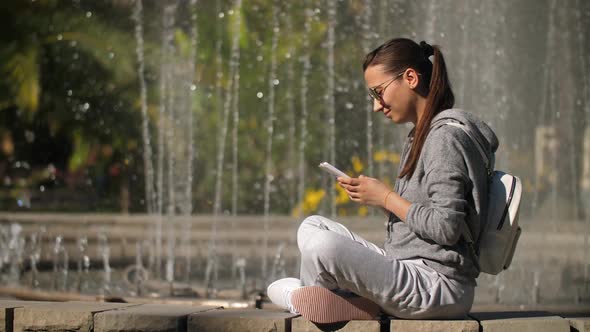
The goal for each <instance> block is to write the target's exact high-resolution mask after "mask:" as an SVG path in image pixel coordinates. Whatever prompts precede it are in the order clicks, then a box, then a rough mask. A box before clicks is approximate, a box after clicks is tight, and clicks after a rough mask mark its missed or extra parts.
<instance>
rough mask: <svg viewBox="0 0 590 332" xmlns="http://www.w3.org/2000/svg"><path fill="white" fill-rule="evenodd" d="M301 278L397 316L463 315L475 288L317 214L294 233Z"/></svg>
mask: <svg viewBox="0 0 590 332" xmlns="http://www.w3.org/2000/svg"><path fill="white" fill-rule="evenodd" d="M297 244H298V246H299V250H300V251H301V274H300V278H301V282H302V283H303V285H304V286H311V285H317V286H322V287H325V288H328V289H330V290H346V291H350V292H353V293H355V294H357V295H360V296H362V297H365V298H368V299H370V300H372V301H374V302H375V303H377V304H379V306H381V308H382V309H383V311H384V312H385V313H387V314H389V315H392V316H395V317H398V318H407V319H453V318H463V317H464V316H465V314H467V313H468V312H469V310H470V309H471V306H472V304H473V295H474V287H473V286H469V285H462V284H460V283H459V282H458V281H456V280H454V279H450V278H447V277H446V276H444V275H442V274H440V273H438V272H436V271H435V270H434V269H432V268H430V267H429V266H427V265H426V264H425V263H424V261H423V260H422V259H412V260H397V259H393V258H390V257H387V256H386V255H385V251H384V250H383V249H381V248H379V247H378V246H377V245H375V244H373V243H371V242H369V241H366V240H364V239H363V238H362V237H360V236H358V235H357V234H355V233H353V232H351V231H350V230H348V229H347V228H346V227H345V226H344V225H342V224H339V223H337V222H335V221H332V220H330V219H327V218H324V217H322V216H311V217H308V218H306V219H305V220H304V221H303V222H302V223H301V225H300V226H299V230H298V231H297Z"/></svg>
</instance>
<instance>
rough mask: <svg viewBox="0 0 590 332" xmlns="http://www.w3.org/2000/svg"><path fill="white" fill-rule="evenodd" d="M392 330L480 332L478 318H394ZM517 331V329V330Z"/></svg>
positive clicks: (395, 331)
mask: <svg viewBox="0 0 590 332" xmlns="http://www.w3.org/2000/svg"><path fill="white" fill-rule="evenodd" d="M389 326H390V331H391V332H398V331H399V332H402V331H403V332H454V331H461V332H479V323H478V322H477V321H476V320H472V319H467V320H404V319H392V320H391V322H390V325H389ZM515 331H517V330H515Z"/></svg>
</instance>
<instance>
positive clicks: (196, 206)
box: [0, 0, 590, 305]
mask: <svg viewBox="0 0 590 332" xmlns="http://www.w3.org/2000/svg"><path fill="white" fill-rule="evenodd" d="M76 3H77V2H76ZM80 6H82V7H83V6H85V5H83V4H79V3H78V4H77V5H75V6H74V5H73V8H72V10H78V9H81V7H80ZM88 6H90V7H92V8H93V9H92V10H93V11H94V14H91V16H93V17H100V15H101V14H102V15H103V16H104V15H105V14H106V13H107V12H105V9H101V8H94V7H93V6H94V5H88ZM79 7H80V8H79ZM101 10H103V12H101ZM111 10H114V11H116V12H117V13H118V14H121V13H123V14H124V15H122V16H121V17H125V20H124V23H122V25H124V26H126V27H127V29H129V27H132V29H130V30H129V31H124V35H125V38H127V39H125V40H128V41H129V43H128V44H129V45H131V50H132V52H131V53H123V52H122V51H118V50H117V52H115V51H113V53H116V54H117V55H116V56H115V55H113V56H111V57H110V58H109V59H111V60H109V61H116V60H118V57H119V56H121V57H123V56H124V54H127V58H125V59H124V60H125V61H127V62H131V63H133V66H132V67H133V68H134V69H133V70H132V72H133V73H134V74H135V75H136V76H135V77H132V76H133V75H131V78H130V82H131V83H130V82H125V84H127V85H125V86H127V87H128V90H131V91H132V92H131V94H132V95H133V97H132V98H131V100H132V102H129V103H128V104H126V105H127V106H125V107H128V108H129V109H130V110H133V112H135V111H136V112H135V113H136V117H135V118H134V119H137V121H138V122H137V123H135V124H129V127H132V126H136V127H137V128H135V129H136V130H135V131H133V132H134V133H135V134H136V137H134V140H133V142H129V144H128V145H129V146H131V145H132V144H136V145H138V146H140V147H138V148H137V149H136V150H135V152H129V153H128V155H125V158H123V159H124V160H126V162H128V163H132V162H133V160H136V164H138V165H140V166H139V167H136V169H132V168H131V167H130V166H129V169H132V171H130V174H126V175H125V178H126V180H127V181H128V182H129V183H130V184H129V185H128V186H129V188H128V194H129V195H131V196H132V197H141V198H135V200H134V201H133V200H132V202H131V205H130V209H131V210H132V211H133V212H134V214H132V215H130V216H119V215H117V216H111V215H104V214H102V213H94V210H89V211H87V212H88V213H87V214H88V215H90V216H86V215H85V216H84V217H83V218H79V217H78V216H74V217H71V218H72V219H77V220H76V221H71V220H70V219H68V218H70V217H69V216H67V215H66V216H63V215H59V216H56V217H55V218H52V217H46V216H39V215H35V216H30V217H29V216H27V215H26V214H23V215H22V216H19V215H18V214H16V216H15V215H10V216H8V217H6V218H4V219H3V220H2V222H1V223H0V278H1V279H0V280H2V282H4V283H5V284H10V285H12V286H23V285H26V286H27V287H29V288H30V289H31V290H47V289H53V290H55V291H60V292H72V291H73V292H77V293H79V294H101V295H103V296H105V297H109V296H120V297H125V298H130V297H141V298H144V297H150V298H166V299H169V298H180V297H183V296H184V297H187V296H188V295H187V294H192V295H191V296H193V295H194V296H198V297H199V298H201V299H202V300H205V298H216V299H225V300H227V299H232V300H236V301H237V300H242V301H245V302H244V303H248V302H247V301H250V302H251V301H252V300H253V297H254V296H255V295H254V294H257V293H259V292H260V291H264V289H265V288H266V285H267V284H268V283H269V282H270V281H272V280H273V279H275V278H279V277H282V276H291V275H294V274H296V273H297V271H298V266H299V261H298V259H299V257H298V252H297V247H296V241H295V230H296V227H297V222H298V221H299V220H300V219H301V218H302V217H303V216H305V215H307V214H312V213H321V214H324V215H328V216H330V215H331V216H334V217H335V218H343V219H342V220H343V222H344V223H346V224H347V225H349V226H350V227H351V228H352V229H353V230H355V231H358V232H360V233H361V234H367V238H368V239H370V240H373V241H375V242H376V243H378V244H380V243H382V241H383V237H384V230H383V227H382V225H383V219H382V218H380V216H379V214H378V213H374V212H375V211H373V210H370V209H367V208H366V207H360V206H358V205H355V204H352V203H350V202H349V201H347V200H346V199H342V198H341V197H340V196H339V192H338V191H337V190H336V189H335V188H336V186H335V183H334V179H332V178H328V177H326V176H324V174H323V173H321V172H319V171H317V170H316V165H317V164H318V163H319V162H320V161H324V160H325V161H329V162H330V163H333V164H335V165H337V166H338V167H339V168H341V169H344V170H345V171H347V172H349V173H350V174H361V173H362V174H365V175H368V176H373V177H378V178H380V179H382V180H383V181H385V182H386V183H389V184H392V183H393V181H394V179H395V178H394V177H395V174H394V170H395V169H397V165H398V164H399V153H400V149H401V144H402V142H403V138H404V137H405V135H406V134H407V132H408V129H409V127H408V126H393V125H392V124H391V123H390V122H387V121H385V120H384V119H382V118H381V117H379V116H378V115H375V114H373V112H372V106H371V100H370V98H369V97H368V96H367V94H366V91H365V90H366V89H365V87H364V82H363V79H362V73H361V71H360V68H361V62H362V59H363V55H364V54H365V53H367V52H368V51H370V50H371V49H372V48H374V47H376V46H377V45H378V44H380V43H381V42H383V41H384V40H386V39H388V38H390V37H393V36H409V37H411V38H413V39H415V40H418V41H419V40H422V39H424V40H427V41H429V42H431V43H433V44H440V45H441V46H442V48H443V51H444V53H445V56H446V59H447V65H448V68H449V71H450V76H451V81H452V82H453V84H454V90H455V94H456V97H457V106H458V107H461V108H465V109H468V110H471V111H473V112H474V113H477V114H478V115H480V116H481V117H482V118H483V119H484V120H485V121H486V122H488V123H490V125H491V126H492V127H493V128H494V129H495V130H496V132H497V134H498V136H499V137H500V139H501V145H500V150H499V151H498V154H497V156H496V160H497V161H498V165H497V166H498V167H501V168H504V169H507V170H510V171H511V172H512V173H514V174H517V175H519V176H520V177H521V178H522V180H523V183H524V185H525V193H524V195H525V199H524V200H523V207H522V210H521V219H522V223H523V227H524V229H525V232H524V233H523V239H522V242H521V244H520V247H519V248H518V251H517V256H516V257H515V260H514V263H513V266H512V267H511V269H510V270H508V271H506V272H505V273H504V274H502V275H500V276H498V277H490V276H482V277H480V279H479V281H478V282H479V285H480V287H479V289H481V290H482V291H481V294H479V295H480V297H479V298H480V299H481V300H480V301H482V303H491V304H497V305H507V304H522V303H524V304H527V305H543V304H563V303H567V304H576V305H579V304H587V303H588V302H590V289H589V287H588V284H590V281H589V280H590V272H589V271H590V263H588V261H589V260H588V252H589V251H590V248H589V245H590V244H589V242H590V212H589V211H590V210H588V208H587V205H588V204H587V203H586V202H587V199H588V197H590V196H588V195H589V194H588V193H590V180H589V179H590V129H589V123H590V83H589V82H590V81H589V78H590V75H589V73H588V70H589V68H588V66H587V62H588V61H587V57H586V53H587V52H586V50H587V49H588V45H589V43H590V40H589V37H588V36H589V34H588V33H587V31H589V30H590V29H589V28H590V26H589V23H588V22H589V21H590V16H589V15H590V14H589V13H590V10H589V5H588V4H586V3H585V2H583V1H572V2H568V3H567V4H560V3H558V2H557V1H556V0H546V1H543V2H537V1H533V0H521V1H518V2H514V3H495V2H486V1H484V0H479V1H468V0H458V2H452V3H451V2H449V1H437V0H424V1H417V2H412V3H407V2H405V1H401V0H395V1H377V2H375V1H368V0H363V1H352V2H343V1H335V0H334V1H332V0H331V1H319V0H306V1H303V2H300V3H295V2H288V3H282V2H280V1H276V0H273V1H267V2H257V3H255V4H254V3H246V2H243V1H241V0H216V1H214V2H206V1H197V0H190V1H178V0H176V1H175V0H167V1H163V2H158V3H149V2H146V1H142V0H133V1H122V2H121V4H119V5H118V6H115V7H113V8H112V9H111ZM88 12H91V10H90V9H88V10H82V11H81V12H80V13H81V14H82V15H83V17H88V16H87V13H88ZM422 17H428V18H429V19H421V18H422ZM418 18H420V19H418ZM113 20H121V18H113ZM261 22H265V24H262V23H261ZM119 23H120V22H119ZM51 29H55V31H54V30H52V32H51V33H52V38H53V39H56V40H57V42H58V44H57V46H55V47H56V48H59V47H62V46H63V47H64V49H67V50H69V51H68V52H76V54H79V55H78V56H79V57H80V56H83V55H80V54H82V53H80V52H81V46H80V44H82V43H83V40H75V39H76V35H75V34H68V33H67V32H66V31H61V30H60V31H58V28H57V27H52V28H51ZM59 36H61V37H59ZM64 38H65V39H66V40H64ZM53 39H52V40H53ZM48 40H49V38H48ZM66 41H67V43H66ZM74 41H75V43H73V42H74ZM108 42H111V41H110V40H109V41H108ZM62 44H63V45H62ZM126 47H128V45H126ZM113 48H115V46H113ZM64 52H65V51H64ZM119 54H120V55H119ZM68 55H69V53H68ZM43 56H44V57H45V58H44V61H46V62H52V61H55V62H57V61H62V60H63V59H62V60H58V59H57V58H52V55H51V54H45V55H43ZM56 57H57V56H56ZM61 57H63V58H65V56H63V55H62V56H61ZM71 57H72V58H73V55H71ZM60 59H61V58H60ZM68 59H70V58H69V57H68ZM72 62H73V60H72ZM72 66H74V65H72ZM72 70H74V69H72ZM77 70H81V69H77ZM564 73H565V74H564ZM67 75H70V73H68V74H67ZM67 75H66V76H67ZM66 80H67V79H66ZM68 84H69V83H68ZM68 84H66V85H64V86H67V88H65V89H66V90H65V91H67V92H66V94H67V98H69V99H68V100H69V101H68V102H71V103H77V102H79V104H80V105H75V106H72V109H75V110H78V109H80V107H81V109H84V105H86V104H85V103H86V101H85V100H82V97H80V99H79V100H78V99H76V98H78V97H77V96H76V93H77V92H75V90H74V92H72V91H71V89H70V88H71V87H70V86H69V85H68ZM72 84H73V83H72ZM108 84H110V83H108ZM108 84H106V85H108ZM134 84H135V85H136V86H135V85H134ZM123 85H124V84H122V83H121V84H119V85H116V86H117V88H120V86H123ZM61 89H63V87H62V88H61ZM72 89H73V88H72ZM109 89H110V88H109ZM112 89H116V88H115V87H113V88H112ZM105 90H108V89H105ZM135 90H136V91H135ZM89 104H90V103H89ZM95 104H96V102H94V104H92V105H93V106H92V107H90V106H89V107H90V109H91V110H92V108H93V107H95V106H94V105H95ZM68 105H69V104H68ZM96 107H98V106H96ZM119 108H124V107H120V106H119ZM135 108H136V110H135ZM86 112H90V111H88V107H87V110H86ZM117 112H119V111H117ZM125 112H126V111H125ZM135 113H134V114H135ZM85 114H86V113H85ZM113 114H118V113H116V112H115V113H113ZM113 116H116V115H113ZM101 117H105V115H102V114H99V115H98V116H97V118H98V120H97V121H100V120H101V119H102V118H101ZM130 132H132V130H130ZM33 134H35V133H33ZM30 135H31V134H29V136H27V137H30ZM33 136H34V135H33ZM109 137H110V136H109ZM129 149H131V148H129ZM89 150H90V148H89ZM126 153H127V152H126ZM133 153H134V154H133ZM131 154H133V155H131ZM99 159H100V158H99ZM71 163H72V164H73V163H74V162H71ZM124 163H125V161H124V162H123V164H124ZM27 167H28V166H27ZM27 167H25V164H24V162H20V161H19V164H18V166H17V164H16V161H15V162H14V168H15V169H18V170H20V171H23V170H25V169H28V168H27ZM51 167H52V169H53V171H51V172H49V173H50V174H52V176H54V177H55V174H57V173H59V172H56V171H55V166H53V164H52V166H51ZM29 168H30V167H29ZM49 168H50V167H47V169H49ZM81 173H83V172H81ZM6 177H9V176H8V175H7V176H6ZM127 178H128V179H127ZM132 179H133V180H132ZM87 180H88V181H87V182H91V183H93V184H94V182H92V181H95V182H96V183H98V182H99V181H98V180H95V179H93V178H91V176H90V175H88V179H87ZM11 181H12V182H11ZM63 181H64V182H66V181H73V180H70V179H65V178H64V180H63ZM4 182H5V183H8V182H10V183H15V182H17V181H16V180H12V179H8V180H7V179H4ZM23 186H24V187H26V188H25V189H26V190H23V192H22V193H21V194H19V199H20V203H17V205H18V204H20V208H22V209H26V208H27V207H29V208H30V207H31V206H32V207H35V206H36V204H40V203H37V202H40V199H39V198H38V197H40V196H39V195H41V193H42V195H45V196H43V197H46V196H48V195H50V194H48V192H49V189H47V188H49V186H48V185H47V184H43V186H36V187H33V186H32V185H23ZM96 186H98V185H96ZM37 188H38V189H37ZM41 188H43V189H41ZM121 192H122V193H123V192H124V190H121ZM122 196H123V195H122ZM96 211H99V210H98V209H97V210H96ZM86 218H87V219H86ZM54 219H55V220H54ZM40 225H43V227H45V228H46V234H45V235H42V234H43V232H40V231H36V230H38V229H39V226H40ZM81 225H83V227H82V226H81ZM89 225H90V226H92V227H91V228H88V227H87V226H89ZM94 227H96V228H94ZM74 229H75V230H74ZM88 229H98V230H99V232H98V235H97V236H93V235H91V234H89V233H88ZM50 246H51V247H50ZM274 248H276V250H274V251H273V249H274ZM539 252H542V253H543V255H541V254H538V253H539ZM566 252H569V253H571V259H570V258H569V257H568V260H565V257H566V256H567V255H566ZM70 258H71V260H72V264H70V262H69V259H70ZM554 261H557V262H559V263H558V264H552V262H554ZM70 265H72V266H74V265H75V266H76V267H75V268H76V269H77V275H76V274H75V273H76V272H74V276H75V277H74V278H71V277H70V274H69V269H70ZM48 270H49V271H48ZM569 270H572V271H576V272H575V273H576V277H575V278H573V277H572V278H573V279H572V280H574V281H575V282H576V285H575V286H572V287H571V289H570V288H568V286H562V291H563V293H564V294H566V295H563V296H561V295H559V294H554V293H552V292H551V291H548V290H546V288H545V287H544V285H546V284H547V283H550V282H552V281H554V280H562V279H560V278H563V277H562V274H563V271H569ZM48 274H51V276H48ZM24 280H26V282H25V281H24ZM564 280H565V279H564ZM563 283H564V284H565V282H563ZM515 290H516V291H515ZM564 298H567V299H568V300H565V299H564Z"/></svg>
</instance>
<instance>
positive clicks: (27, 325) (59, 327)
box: [14, 301, 136, 332]
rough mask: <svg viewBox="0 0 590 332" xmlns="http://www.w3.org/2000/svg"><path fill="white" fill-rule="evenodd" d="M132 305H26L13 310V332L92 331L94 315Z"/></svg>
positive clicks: (59, 303) (94, 303) (86, 303)
mask: <svg viewBox="0 0 590 332" xmlns="http://www.w3.org/2000/svg"><path fill="white" fill-rule="evenodd" d="M134 305H136V304H126V303H100V302H76V301H72V302H47V303H43V304H34V305H26V306H24V307H22V308H16V309H15V310H14V331H16V332H22V331H27V332H31V331H43V332H48V331H64V330H68V331H92V329H93V315H94V314H95V313H97V312H102V311H107V310H112V309H118V308H124V307H129V306H134Z"/></svg>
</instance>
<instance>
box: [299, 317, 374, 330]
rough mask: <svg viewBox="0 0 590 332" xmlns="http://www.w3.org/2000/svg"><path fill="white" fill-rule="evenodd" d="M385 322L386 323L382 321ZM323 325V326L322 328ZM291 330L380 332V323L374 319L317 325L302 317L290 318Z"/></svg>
mask: <svg viewBox="0 0 590 332" xmlns="http://www.w3.org/2000/svg"><path fill="white" fill-rule="evenodd" d="M384 324H386V323H384ZM322 327H324V328H322ZM291 331H293V332H318V331H339V332H356V331H363V332H380V331H381V323H380V322H379V321H376V320H353V321H350V322H348V323H346V324H331V325H329V326H328V325H327V324H326V325H325V326H321V325H320V326H318V325H315V324H314V323H312V322H310V321H308V320H307V319H305V318H303V317H297V318H294V319H292V320H291Z"/></svg>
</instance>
